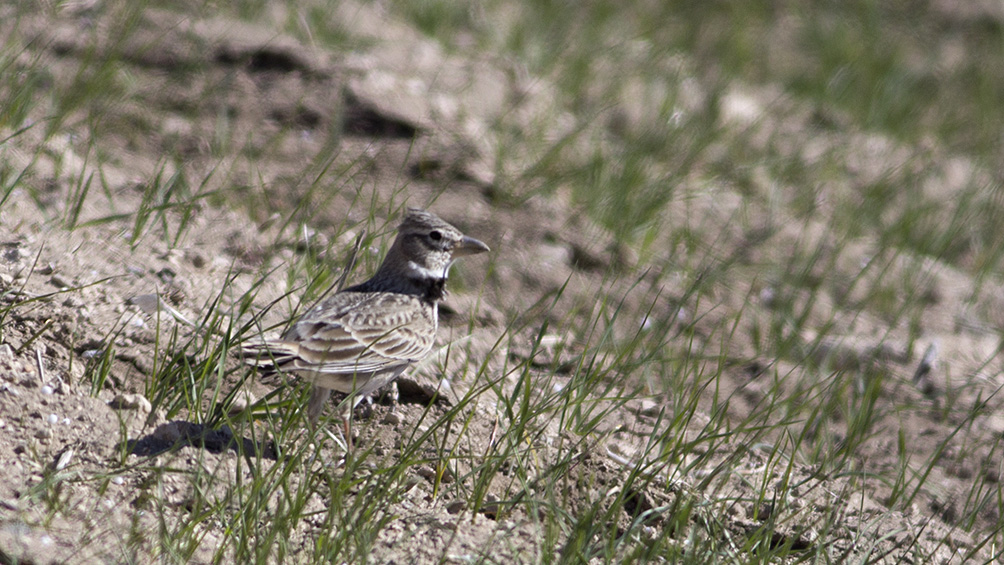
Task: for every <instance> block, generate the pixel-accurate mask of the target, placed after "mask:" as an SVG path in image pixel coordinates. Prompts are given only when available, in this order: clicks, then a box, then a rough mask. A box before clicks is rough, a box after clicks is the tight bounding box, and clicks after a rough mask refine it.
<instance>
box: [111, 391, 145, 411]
mask: <svg viewBox="0 0 1004 565" xmlns="http://www.w3.org/2000/svg"><path fill="white" fill-rule="evenodd" d="M108 406H110V407H112V408H114V409H117V410H139V411H140V412H146V413H149V412H150V411H151V410H153V406H152V405H151V404H150V401H149V400H147V399H146V398H145V397H144V396H143V395H142V394H119V395H116V396H115V398H113V399H112V401H111V402H109V403H108Z"/></svg>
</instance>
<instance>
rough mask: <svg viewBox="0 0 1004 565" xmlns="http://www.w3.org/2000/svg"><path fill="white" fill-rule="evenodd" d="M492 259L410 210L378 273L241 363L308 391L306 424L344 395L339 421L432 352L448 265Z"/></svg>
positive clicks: (254, 348) (253, 349) (474, 243)
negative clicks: (470, 258) (303, 384)
mask: <svg viewBox="0 0 1004 565" xmlns="http://www.w3.org/2000/svg"><path fill="white" fill-rule="evenodd" d="M488 251H490V249H489V247H488V246H487V245H485V244H484V243H483V242H481V241H479V240H477V239H474V238H473V237H469V236H466V235H464V234H463V233H462V232H461V231H460V230H458V229H457V228H455V227H454V226H452V225H450V224H449V223H447V222H445V221H443V220H442V219H440V218H439V217H438V216H436V215H435V214H433V213H431V212H428V211H426V210H422V209H420V208H408V209H407V212H406V214H405V216H404V219H403V220H402V221H401V223H400V225H399V226H398V229H397V236H396V237H395V239H394V242H393V243H392V244H391V246H390V249H389V250H388V251H387V254H386V256H385V257H384V259H383V262H382V263H381V265H380V268H379V269H377V271H376V273H375V274H374V275H373V276H372V277H371V278H370V279H369V280H367V281H365V282H362V283H360V284H357V285H355V286H351V287H349V288H346V289H344V290H340V291H338V292H336V293H335V294H333V295H331V296H330V297H328V298H327V299H325V300H323V301H321V302H320V303H318V304H317V305H316V306H314V307H313V308H311V309H310V310H309V311H307V312H306V313H305V314H303V316H302V317H300V318H299V319H297V320H296V321H295V322H293V324H292V325H291V326H290V327H289V329H288V330H287V331H286V332H285V333H284V334H283V335H282V336H281V337H280V338H278V339H264V340H258V341H257V342H254V343H248V344H245V345H243V347H242V353H243V355H244V357H245V359H246V360H247V361H248V362H249V363H251V364H253V365H257V366H258V367H259V368H260V369H263V370H265V371H266V372H272V371H277V372H285V373H291V374H294V375H297V376H299V377H300V378H302V379H303V380H305V381H307V382H310V383H312V384H313V389H312V391H311V396H310V400H309V401H308V403H307V406H306V416H307V420H308V422H309V423H310V424H311V426H312V427H316V425H317V422H318V420H319V418H320V416H321V413H322V411H323V409H324V405H325V404H326V402H327V400H328V398H329V397H330V396H331V393H332V391H338V392H341V393H345V394H347V395H349V398H351V399H352V400H351V401H347V402H346V406H347V413H346V414H345V415H344V416H345V417H344V420H345V428H346V434H347V435H346V439H347V440H348V441H351V439H350V438H349V425H350V424H349V422H350V419H351V411H352V409H353V408H354V407H355V406H356V404H358V403H359V401H360V400H362V399H363V398H365V397H367V396H369V395H370V394H372V393H374V392H376V391H377V390H379V389H380V388H383V387H384V386H386V385H389V384H390V383H391V382H393V381H394V380H395V379H397V378H398V377H399V376H400V375H401V374H402V373H403V372H404V371H405V370H406V369H407V368H408V367H410V366H412V365H414V364H415V363H417V362H418V361H420V360H422V359H423V358H425V357H426V356H428V355H429V353H430V352H431V351H432V348H433V345H434V344H435V339H436V330H437V328H438V305H439V302H440V301H441V300H443V298H444V297H445V296H446V279H447V276H448V275H449V271H450V267H451V265H453V262H454V261H455V260H456V259H457V258H459V257H463V256H467V255H476V254H479V253H485V252H488Z"/></svg>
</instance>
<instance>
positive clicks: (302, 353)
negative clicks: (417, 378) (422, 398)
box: [267, 292, 436, 375]
mask: <svg viewBox="0 0 1004 565" xmlns="http://www.w3.org/2000/svg"><path fill="white" fill-rule="evenodd" d="M435 337H436V320H435V318H434V312H432V310H431V309H430V308H429V307H428V306H427V305H426V304H424V303H423V302H422V301H421V300H419V299H418V298H416V297H413V296H408V295H402V294H391V293H355V292H344V293H339V294H336V295H335V296H332V297H331V298H330V299H329V300H327V301H325V302H324V303H322V304H320V305H319V306H318V307H317V308H315V309H313V310H311V311H310V312H308V313H307V314H306V315H304V317H303V318H301V319H300V320H299V321H297V322H296V323H295V324H294V325H293V326H292V327H291V328H290V329H289V331H288V332H286V334H285V335H284V336H283V338H282V339H281V340H277V341H274V342H270V343H269V344H268V346H267V347H268V349H269V351H270V352H271V353H272V354H273V355H274V356H275V360H276V364H277V366H279V367H280V368H282V369H284V370H288V371H310V372H316V373H331V374H344V375H351V374H356V373H359V374H362V373H371V372H380V371H386V370H390V369H392V368H394V367H398V366H401V365H404V364H408V363H413V362H415V361H417V360H419V359H421V358H422V357H425V355H427V354H428V353H429V351H430V350H431V349H432V345H433V342H434V340H435Z"/></svg>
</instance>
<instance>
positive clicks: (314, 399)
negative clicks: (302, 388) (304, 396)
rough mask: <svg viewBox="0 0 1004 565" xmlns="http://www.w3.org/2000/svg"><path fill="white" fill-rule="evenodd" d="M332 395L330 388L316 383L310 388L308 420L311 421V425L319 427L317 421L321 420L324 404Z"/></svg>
mask: <svg viewBox="0 0 1004 565" xmlns="http://www.w3.org/2000/svg"><path fill="white" fill-rule="evenodd" d="M330 397H331V389H330V388H324V387H319V386H317V385H314V387H313V388H312V389H311V390H310V401H309V402H307V421H308V422H309V423H310V427H312V428H317V421H318V420H320V418H321V412H323V411H324V404H325V403H326V402H327V401H328V398H330Z"/></svg>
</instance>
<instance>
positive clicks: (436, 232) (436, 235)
mask: <svg viewBox="0 0 1004 565" xmlns="http://www.w3.org/2000/svg"><path fill="white" fill-rule="evenodd" d="M429 237H430V238H432V241H439V240H441V239H443V234H441V233H439V230H432V231H431V232H429Z"/></svg>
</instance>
